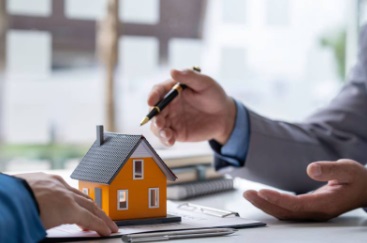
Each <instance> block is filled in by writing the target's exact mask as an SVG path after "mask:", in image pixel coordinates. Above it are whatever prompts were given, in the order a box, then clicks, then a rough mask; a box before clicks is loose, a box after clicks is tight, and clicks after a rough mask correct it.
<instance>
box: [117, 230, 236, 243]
mask: <svg viewBox="0 0 367 243" xmlns="http://www.w3.org/2000/svg"><path fill="white" fill-rule="evenodd" d="M236 231H237V230H236V229H232V228H210V229H193V230H175V231H166V232H156V233H142V234H131V235H124V236H122V240H123V241H125V242H148V241H162V240H175V239H188V238H199V237H212V236H223V235H229V234H233V233H234V232H236Z"/></svg>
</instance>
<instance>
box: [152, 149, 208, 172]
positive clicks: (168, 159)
mask: <svg viewBox="0 0 367 243" xmlns="http://www.w3.org/2000/svg"><path fill="white" fill-rule="evenodd" d="M157 153H158V155H159V156H160V157H161V158H162V160H163V161H164V162H165V163H166V164H167V165H168V167H170V168H177V167H187V166H193V165H210V164H212V162H213V154H212V153H211V152H210V151H207V150H196V149H195V150H194V149H193V150H176V149H167V150H157Z"/></svg>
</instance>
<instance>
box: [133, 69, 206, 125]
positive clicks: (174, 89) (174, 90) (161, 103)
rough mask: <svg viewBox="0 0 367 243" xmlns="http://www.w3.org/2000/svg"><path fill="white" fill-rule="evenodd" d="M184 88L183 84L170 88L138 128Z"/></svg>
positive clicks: (198, 70)
mask: <svg viewBox="0 0 367 243" xmlns="http://www.w3.org/2000/svg"><path fill="white" fill-rule="evenodd" d="M192 69H193V70H194V71H196V72H200V71H201V69H200V68H199V67H193V68H192ZM185 88H186V85H185V84H180V83H176V84H175V85H174V86H173V87H172V89H171V90H170V91H169V92H168V93H167V94H166V95H165V96H164V97H163V99H162V100H161V101H159V102H158V103H157V104H155V105H154V106H153V109H152V110H150V112H149V113H148V115H147V116H146V117H144V119H143V120H142V121H141V122H140V126H143V125H144V124H145V123H147V122H148V121H149V120H150V119H152V118H153V117H154V116H156V115H158V114H159V113H160V112H161V111H162V110H163V109H164V108H165V107H166V106H167V105H168V104H169V103H170V102H171V101H172V100H173V99H174V98H175V97H176V96H177V95H179V94H180V93H181V91H182V90H184V89H185Z"/></svg>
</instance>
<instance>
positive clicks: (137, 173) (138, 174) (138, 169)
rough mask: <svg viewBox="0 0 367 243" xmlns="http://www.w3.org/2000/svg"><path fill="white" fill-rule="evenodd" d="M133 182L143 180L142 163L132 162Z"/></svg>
mask: <svg viewBox="0 0 367 243" xmlns="http://www.w3.org/2000/svg"><path fill="white" fill-rule="evenodd" d="M133 162H134V168H133V169H134V173H133V174H134V180H142V179H144V161H143V160H134V161H133Z"/></svg>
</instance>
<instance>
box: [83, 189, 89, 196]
mask: <svg viewBox="0 0 367 243" xmlns="http://www.w3.org/2000/svg"><path fill="white" fill-rule="evenodd" d="M82 193H84V194H85V195H87V196H89V190H88V188H83V189H82Z"/></svg>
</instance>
